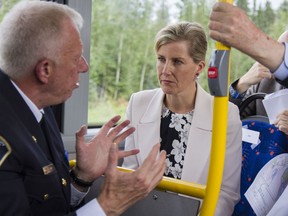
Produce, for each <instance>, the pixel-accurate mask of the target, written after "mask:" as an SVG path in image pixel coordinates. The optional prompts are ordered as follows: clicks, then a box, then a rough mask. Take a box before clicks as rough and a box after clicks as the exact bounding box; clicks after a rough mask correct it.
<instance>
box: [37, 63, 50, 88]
mask: <svg viewBox="0 0 288 216" xmlns="http://www.w3.org/2000/svg"><path fill="white" fill-rule="evenodd" d="M51 63H52V62H51V61H50V60H48V59H44V60H41V61H39V62H38V63H37V65H36V68H35V75H36V79H38V80H39V81H40V82H42V83H48V80H49V77H50V76H51V74H52V67H51V66H52V64H51Z"/></svg>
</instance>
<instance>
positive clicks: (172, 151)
mask: <svg viewBox="0 0 288 216" xmlns="http://www.w3.org/2000/svg"><path fill="white" fill-rule="evenodd" d="M192 117H193V111H190V112H188V113H185V114H178V113H174V112H172V111H170V110H169V109H168V108H167V107H165V106H164V105H163V108H162V115H161V129H160V137H161V150H165V151H166V152H167V158H166V165H167V166H166V170H165V173H164V175H165V176H167V177H172V178H176V179H181V175H182V169H183V164H184V157H185V152H186V147H187V145H186V143H187V142H188V137H189V131H190V127H191V122H192Z"/></svg>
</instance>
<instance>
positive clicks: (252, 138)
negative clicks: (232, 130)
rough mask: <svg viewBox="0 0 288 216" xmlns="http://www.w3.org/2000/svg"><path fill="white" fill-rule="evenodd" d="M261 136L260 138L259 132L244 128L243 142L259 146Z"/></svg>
mask: <svg viewBox="0 0 288 216" xmlns="http://www.w3.org/2000/svg"><path fill="white" fill-rule="evenodd" d="M259 136H260V132H259V131H254V130H250V129H246V128H243V127H242V141H244V142H248V143H251V144H255V145H258V144H259Z"/></svg>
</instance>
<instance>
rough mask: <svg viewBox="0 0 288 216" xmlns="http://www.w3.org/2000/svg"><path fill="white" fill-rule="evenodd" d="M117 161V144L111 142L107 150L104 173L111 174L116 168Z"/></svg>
mask: <svg viewBox="0 0 288 216" xmlns="http://www.w3.org/2000/svg"><path fill="white" fill-rule="evenodd" d="M117 163H118V146H117V145H116V144H115V143H113V144H112V145H111V148H110V151H109V157H108V165H107V168H106V171H105V175H108V176H109V175H113V173H115V171H116V169H117Z"/></svg>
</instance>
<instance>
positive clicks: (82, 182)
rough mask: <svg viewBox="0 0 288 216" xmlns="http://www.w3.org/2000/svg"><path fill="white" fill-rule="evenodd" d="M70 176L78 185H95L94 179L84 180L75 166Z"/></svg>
mask: <svg viewBox="0 0 288 216" xmlns="http://www.w3.org/2000/svg"><path fill="white" fill-rule="evenodd" d="M70 177H71V179H72V181H73V182H75V184H77V185H78V186H81V187H91V186H92V185H93V181H92V182H88V181H84V180H82V179H80V178H78V177H77V175H76V173H75V171H74V169H73V168H72V169H71V170H70Z"/></svg>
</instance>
